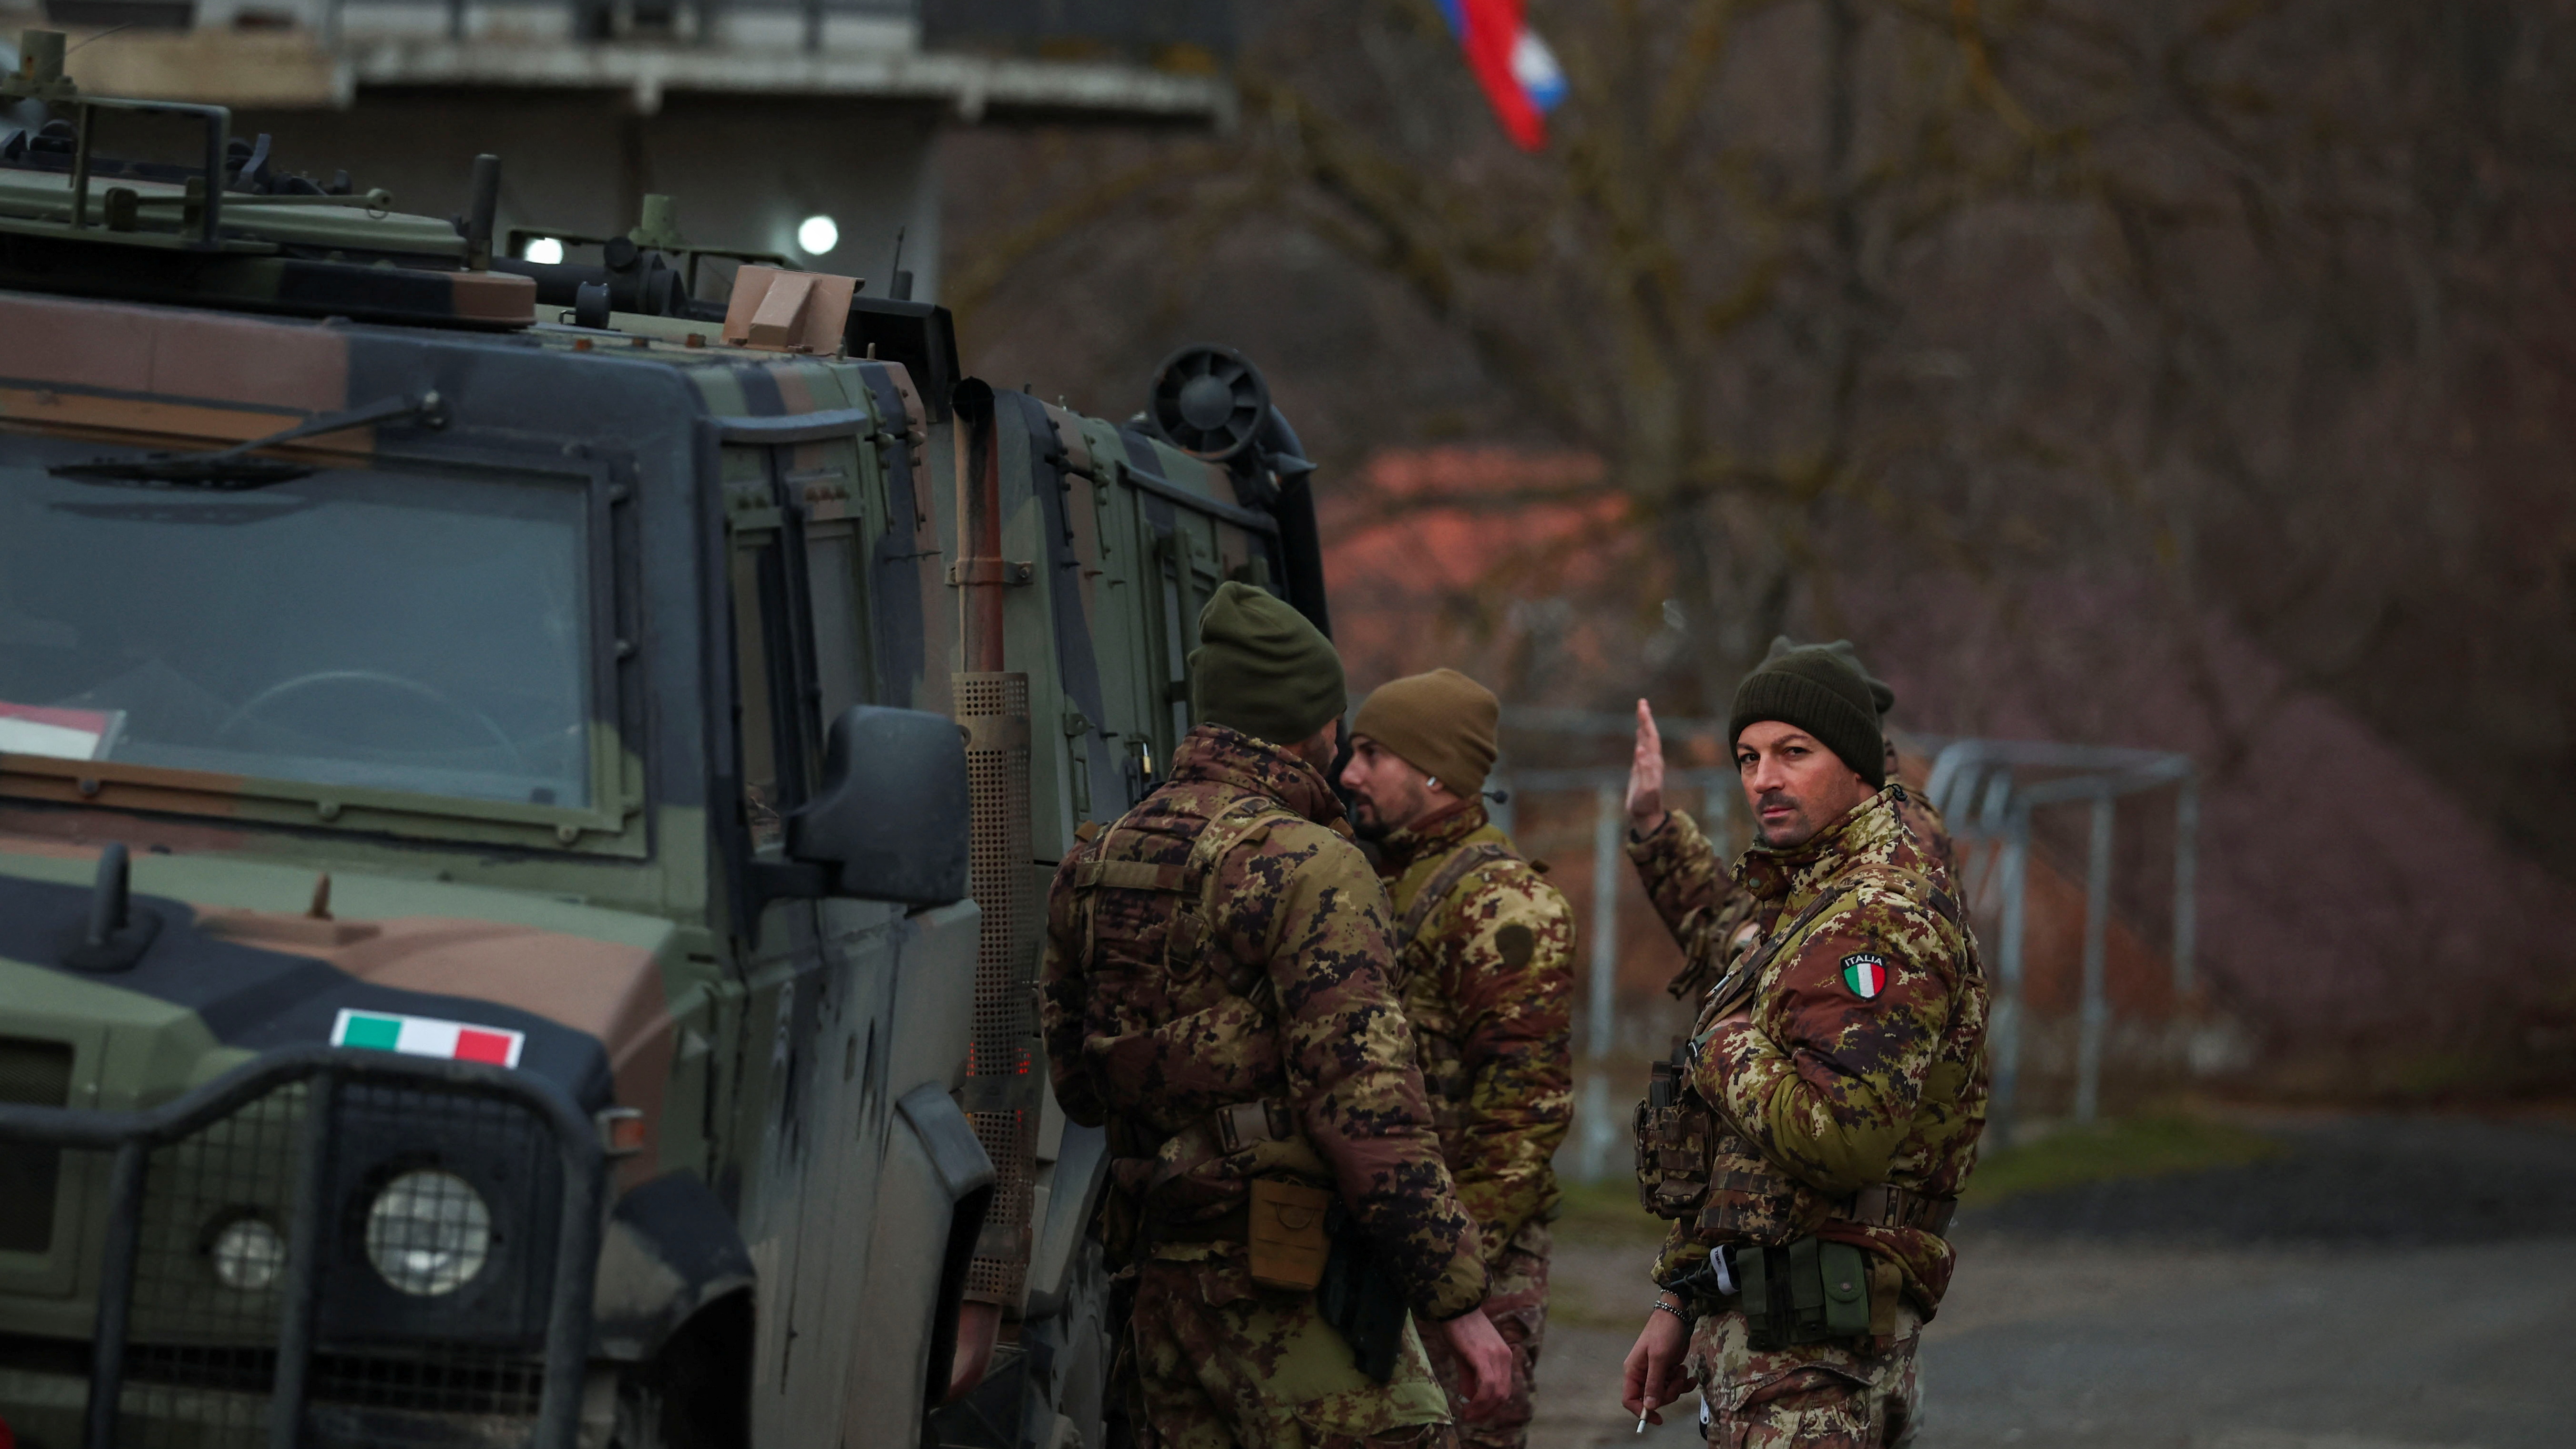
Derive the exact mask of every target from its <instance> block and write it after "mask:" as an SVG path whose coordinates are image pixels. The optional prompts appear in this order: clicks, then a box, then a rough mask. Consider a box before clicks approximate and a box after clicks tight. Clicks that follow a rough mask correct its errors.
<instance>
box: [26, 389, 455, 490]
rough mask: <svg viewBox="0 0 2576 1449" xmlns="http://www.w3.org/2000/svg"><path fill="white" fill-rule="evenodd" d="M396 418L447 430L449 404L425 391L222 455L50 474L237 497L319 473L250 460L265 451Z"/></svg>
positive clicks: (158, 457)
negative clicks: (195, 489)
mask: <svg viewBox="0 0 2576 1449" xmlns="http://www.w3.org/2000/svg"><path fill="white" fill-rule="evenodd" d="M396 418H419V419H421V420H422V421H423V422H425V423H427V424H428V425H429V426H430V427H433V428H443V427H445V426H447V404H446V402H445V401H444V400H443V399H441V398H440V397H439V395H438V394H437V393H435V392H425V393H422V394H421V395H420V396H419V397H416V398H407V397H389V398H384V399H382V400H380V401H377V402H371V403H369V404H367V405H366V406H365V407H362V408H351V409H349V410H348V411H347V412H339V413H325V414H323V415H322V416H321V417H318V418H314V419H312V420H310V421H308V422H301V423H297V424H296V425H295V426H294V427H291V428H288V429H287V430H285V431H284V432H279V433H271V434H269V435H268V436H267V437H264V438H253V439H251V440H250V441H249V442H247V443H235V444H234V445H233V446H231V447H229V448H226V449H224V450H222V451H221V452H216V453H145V454H143V455H141V456H139V457H133V458H93V459H91V460H90V461H88V462H86V463H58V464H56V465H54V466H53V467H51V468H48V469H46V470H45V471H46V472H48V473H51V474H52V475H54V476H55V477H57V478H69V479H72V480H74V481H75V482H81V483H115V484H144V485H154V484H158V485H161V486H164V487H172V488H207V489H212V490H214V491H216V492H219V493H236V492H241V491H243V490H245V489H251V488H266V487H268V486H269V485H270V484H272V483H286V482H291V481H293V480H295V479H297V478H302V477H304V476H306V475H308V474H310V473H312V472H313V471H314V470H313V468H312V467H311V466H309V465H307V464H302V463H288V462H283V461H281V460H279V459H276V458H254V457H252V456H251V454H253V453H255V452H257V451H259V450H260V449H262V448H274V447H276V446H277V445H278V444H280V443H292V442H295V441H296V440H298V439H300V438H312V437H319V436H321V435H322V434H324V433H337V432H341V431H344V430H346V429H349V428H359V427H365V426H366V425H367V424H369V423H384V422H391V421H393V420H394V419H396Z"/></svg>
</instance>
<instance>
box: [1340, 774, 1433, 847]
mask: <svg viewBox="0 0 2576 1449" xmlns="http://www.w3.org/2000/svg"><path fill="white" fill-rule="evenodd" d="M1389 793H1390V794H1391V795H1392V796H1393V797H1394V798H1391V799H1385V800H1381V799H1380V798H1378V797H1375V796H1371V795H1369V794H1367V793H1365V792H1363V791H1358V790H1354V791H1352V792H1351V812H1350V813H1351V832H1352V833H1353V834H1355V835H1357V836H1359V838H1361V839H1362V840H1372V841H1374V840H1384V839H1386V838H1387V837H1388V836H1390V835H1393V834H1394V833H1395V832H1396V831H1398V830H1400V829H1402V828H1403V824H1402V823H1401V822H1409V821H1412V820H1414V819H1416V818H1418V817H1419V816H1420V815H1421V814H1422V812H1423V809H1424V807H1426V806H1427V805H1428V804H1429V803H1430V802H1429V801H1428V800H1426V799H1424V798H1423V796H1422V793H1421V791H1420V790H1418V789H1416V790H1413V791H1410V792H1407V791H1404V790H1402V789H1401V788H1400V787H1399V788H1396V789H1394V790H1391V791H1390V792H1389ZM1408 793H1409V794H1410V795H1411V796H1412V798H1411V799H1409V800H1408V799H1406V798H1405V795H1406V794H1408Z"/></svg>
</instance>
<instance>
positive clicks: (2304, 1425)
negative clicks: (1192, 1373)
mask: <svg viewBox="0 0 2576 1449" xmlns="http://www.w3.org/2000/svg"><path fill="white" fill-rule="evenodd" d="M2248 1125H2252V1126H2255V1127H2257V1128H2258V1129H2259V1130H2263V1131H2265V1132H2267V1133H2269V1134H2270V1135H2272V1136H2274V1137H2275V1138H2277V1139H2278V1140H2280V1141H2281V1142H2282V1144H2283V1145H2284V1147H2285V1149H2286V1151H2285V1152H2284V1153H2283V1154H2282V1155H2281V1156H2279V1157H2277V1158H2273V1159H2270V1160H2267V1161H2263V1162H2259V1163H2254V1164H2251V1165H2248V1166H2244V1167H2231V1168H2223V1169H2217V1170H2213V1171H2207V1172H2197V1173H2181V1174H2174V1175H2171V1176H2166V1177H2159V1178H2149V1179H2144V1180H2133V1181H2125V1182H2116V1183H2096V1184H2089V1185H2086V1186H2083V1187H2076V1188H2069V1189H2064V1190H2060V1191H2055V1192H2047V1193H2034V1194H2030V1195H2027V1196H2024V1197H2019V1198H2015V1199H2012V1200H2010V1201H2007V1202H2005V1203H2002V1204H1999V1205H1997V1206H1995V1207H1992V1208H1989V1209H1985V1210H1983V1211H1980V1212H1976V1213H1972V1214H1968V1215H1964V1216H1963V1218H1962V1220H1961V1223H1960V1228H1959V1237H1958V1242H1959V1253H1960V1268H1959V1275H1958V1279H1957V1281H1956V1283H1955V1284H1954V1285H1953V1287H1952V1289H1951V1292H1950V1297H1949V1299H1948V1301H1947V1302H1946V1303H1945V1304H1944V1305H1943V1309H1942V1313H1941V1316H1940V1318H1939V1319H1938V1320H1937V1321H1936V1322H1935V1323H1934V1324H1933V1325H1932V1326H1931V1327H1930V1328H1929V1329H1927V1330H1926V1332H1925V1336H1924V1350H1923V1352H1924V1375H1925V1385H1926V1388H1925V1420H1926V1423H1925V1428H1924V1432H1923V1433H1922V1435H1921V1436H1920V1437H1919V1438H1918V1439H1917V1440H1916V1449H1969V1446H1986V1445H2007V1444H2018V1445H2033V1446H2057V1445H2082V1446H2101V1449H2567V1446H2571V1445H2576V1371H2571V1370H2570V1369H2568V1368H2567V1367H2566V1366H2565V1359H2566V1357H2567V1354H2566V1349H2565V1347H2564V1345H2565V1344H2566V1342H2567V1341H2568V1340H2567V1337H2566V1334H2567V1325H2569V1324H2570V1323H2571V1321H2576V1128H2571V1127H2569V1126H2566V1125H2563V1124H2553V1123H2536V1122H2492V1121H2482V1120H2476V1119H2469V1118H2433V1117H2406V1118H2392V1117H2340V1118H2326V1117H2305V1118H2288V1117H2284V1118H2274V1119H2268V1120H2265V1121H2261V1122H2255V1123H2249V1124H2248ZM1648 1252H1649V1250H1648V1249H1646V1248H1644V1247H1641V1246H1638V1245H1635V1244H1617V1245H1613V1244H1583V1243H1569V1244H1567V1245H1565V1246H1564V1247H1563V1248H1561V1249H1560V1255H1559V1259H1558V1271H1557V1274H1556V1281H1557V1284H1558V1288H1557V1290H1556V1302H1557V1305H1558V1306H1557V1308H1556V1310H1555V1313H1554V1314H1553V1315H1552V1317H1553V1320H1554V1321H1552V1322H1551V1324H1550V1328H1549V1347H1548V1356H1547V1359H1546V1361H1545V1362H1544V1363H1542V1365H1541V1368H1540V1373H1539V1394H1538V1422H1537V1423H1536V1424H1535V1425H1534V1426H1533V1432H1532V1436H1531V1443H1532V1445H1533V1449H1578V1446H1581V1449H1589V1446H1594V1445H1601V1444H1614V1443H1615V1444H1623V1445H1635V1446H1637V1449H1647V1446H1652V1449H1690V1446H1691V1445H1693V1444H1694V1443H1695V1442H1696V1441H1697V1438H1698V1436H1697V1434H1696V1432H1695V1430H1694V1428H1693V1427H1692V1425H1691V1423H1690V1422H1689V1421H1690V1419H1691V1418H1692V1414H1691V1412H1690V1411H1691V1409H1692V1408H1693V1407H1695V1406H1693V1405H1690V1404H1689V1403H1687V1402H1686V1403H1685V1404H1683V1405H1676V1406H1675V1408H1676V1409H1677V1410H1679V1411H1680V1412H1678V1413H1675V1414H1672V1415H1669V1416H1668V1417H1669V1418H1671V1419H1672V1420H1673V1421H1674V1422H1671V1423H1668V1424H1667V1425H1666V1426H1664V1427H1663V1428H1661V1429H1653V1430H1649V1432H1648V1433H1647V1434H1646V1435H1644V1436H1642V1437H1638V1436H1633V1434H1632V1427H1633V1423H1634V1421H1633V1420H1628V1419H1626V1418H1625V1416H1624V1415H1622V1414H1621V1413H1620V1411H1619V1409H1618V1405H1617V1403H1616V1402H1615V1401H1616V1399H1617V1396H1618V1365H1619V1361H1620V1359H1621V1357H1622V1356H1623V1355H1624V1354H1625V1353H1626V1351H1627V1346H1628V1344H1629V1343H1630V1342H1631V1341H1632V1340H1633V1339H1634V1337H1635V1335H1636V1328H1637V1323H1638V1322H1639V1315H1640V1313H1641V1312H1642V1310H1641V1309H1640V1308H1639V1307H1638V1303H1637V1300H1639V1299H1641V1297H1642V1291H1643V1290H1642V1286H1641V1282H1640V1274H1641V1272H1642V1270H1643V1267H1644V1264H1645V1261H1646V1258H1647V1255H1648Z"/></svg>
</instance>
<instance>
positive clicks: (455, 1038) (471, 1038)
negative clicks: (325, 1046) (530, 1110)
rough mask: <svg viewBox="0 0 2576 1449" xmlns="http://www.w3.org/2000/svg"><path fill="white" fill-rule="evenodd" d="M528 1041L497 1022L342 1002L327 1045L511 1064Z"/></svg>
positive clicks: (503, 1064)
mask: <svg viewBox="0 0 2576 1449" xmlns="http://www.w3.org/2000/svg"><path fill="white" fill-rule="evenodd" d="M527 1044H528V1038H527V1035H526V1034H525V1033H524V1032H515V1031H509V1030H506V1029H504V1028H501V1027H497V1026H469V1025H467V1024H466V1023H464V1022H461V1021H440V1020H439V1019H438V1018H436V1017H433V1016H396V1015H394V1014H393V1013H391V1012H386V1011H351V1010H348V1009H347V1008H345V1007H343V1008H342V1009H341V1011H340V1020H339V1021H338V1022H337V1023H336V1024H334V1025H333V1026H332V1028H331V1045H333V1046H342V1047H365V1048H367V1049H369V1050H372V1051H380V1052H400V1053H402V1054H403V1055H404V1056H407V1057H438V1058H441V1059H443V1060H446V1061H455V1062H490V1063H491V1064H492V1065H494V1066H496V1067H515V1066H517V1065H518V1064H519V1051H520V1049H521V1048H522V1047H525V1046H526V1045H527Z"/></svg>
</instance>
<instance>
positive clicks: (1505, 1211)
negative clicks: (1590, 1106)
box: [1342, 669, 1574, 1449]
mask: <svg viewBox="0 0 2576 1449" xmlns="http://www.w3.org/2000/svg"><path fill="white" fill-rule="evenodd" d="M1500 716H1501V706H1500V704H1499V702H1498V701H1496V700H1495V698H1494V696H1493V693H1492V692H1491V691H1490V690H1487V689H1486V688H1485V687H1484V686H1482V685H1480V684H1478V683H1476V682H1475V681H1474V680H1472V679H1469V678H1468V677H1467V676H1465V675H1463V674H1460V673H1458V672H1457V671H1456V670H1454V669H1438V670H1434V671H1432V672H1431V673H1429V674H1417V675H1413V676H1411V677H1409V678H1405V679H1398V680H1394V681H1392V682H1390V683H1387V684H1384V685H1381V686H1379V688H1378V689H1377V690H1376V691H1375V692H1374V693H1372V694H1370V695H1369V697H1368V699H1367V701H1366V702H1365V703H1363V704H1361V706H1360V708H1359V713H1358V714H1357V715H1356V716H1355V717H1354V718H1353V719H1352V721H1351V759H1350V763H1349V764H1348V765H1347V766H1345V767H1344V769H1343V771H1342V786H1343V788H1344V789H1346V790H1348V791H1349V792H1350V794H1351V802H1352V803H1351V823H1352V824H1353V825H1354V826H1355V827H1357V829H1358V831H1359V834H1360V836H1361V838H1362V839H1364V840H1369V841H1372V842H1374V843H1375V844H1376V846H1377V848H1378V875H1379V877H1380V878H1381V879H1383V880H1384V881H1385V882H1386V886H1387V893H1388V896H1389V897H1390V899H1391V901H1392V903H1393V905H1394V908H1395V919H1396V927H1395V936H1396V964H1397V969H1398V970H1399V971H1400V972H1401V973H1402V976H1403V981H1402V985H1401V987H1400V995H1401V997H1402V999H1403V1002H1404V1015H1405V1019H1406V1021H1407V1022H1408V1023H1410V1024H1411V1026H1412V1028H1413V1044H1414V1050H1415V1052H1416V1053H1417V1054H1418V1056H1419V1058H1420V1060H1421V1064H1422V1085H1423V1089H1424V1090H1425V1091H1426V1092H1428V1093H1429V1094H1430V1097H1431V1115H1432V1120H1433V1121H1434V1122H1436V1123H1437V1124H1438V1126H1439V1129H1440V1151H1441V1155H1442V1156H1443V1157H1445V1158H1446V1159H1447V1160H1448V1163H1449V1172H1450V1175H1451V1176H1452V1177H1454V1178H1456V1179H1457V1183H1458V1200H1459V1201H1460V1202H1461V1203H1463V1204H1465V1206H1466V1208H1467V1210H1468V1211H1469V1212H1471V1213H1473V1214H1475V1217H1476V1221H1477V1222H1478V1223H1480V1224H1482V1225H1483V1227H1484V1258H1485V1270H1486V1272H1487V1273H1488V1274H1489V1275H1490V1278H1491V1281H1492V1287H1491V1289H1490V1290H1489V1293H1488V1296H1487V1297H1486V1299H1485V1314H1486V1316H1487V1317H1489V1318H1491V1319H1492V1320H1493V1321H1494V1326H1495V1327H1496V1328H1498V1329H1500V1330H1501V1331H1502V1335H1503V1339H1504V1341H1505V1342H1507V1343H1509V1344H1510V1345H1511V1346H1512V1357H1513V1364H1512V1393H1511V1400H1510V1402H1509V1403H1508V1404H1506V1405H1505V1406H1504V1407H1503V1408H1502V1409H1501V1410H1499V1411H1497V1412H1496V1413H1495V1414H1493V1415H1492V1416H1491V1417H1489V1418H1487V1419H1484V1420H1483V1421H1481V1422H1474V1421H1465V1420H1464V1418H1463V1415H1462V1423H1461V1427H1460V1429H1459V1438H1460V1439H1461V1440H1463V1441H1464V1442H1466V1443H1468V1444H1472V1445H1480V1446H1491V1449H1520V1446H1522V1445H1523V1444H1526V1443H1527V1442H1528V1440H1529V1421H1530V1382H1531V1379H1532V1377H1533V1375H1535V1373H1536V1372H1537V1369H1538V1355H1539V1348H1540V1345H1541V1342H1542V1340H1543V1338H1544V1335H1545V1330H1546V1326H1547V1264H1548V1246H1549V1245H1548V1231H1547V1223H1548V1219H1549V1218H1550V1217H1551V1216H1553V1215H1554V1213H1555V1209H1556V1203H1557V1189H1556V1172H1555V1169H1554V1167H1553V1166H1552V1165H1551V1160H1552V1159H1553V1158H1554V1156H1555V1153H1556V1146H1557V1144H1558V1143H1559V1142H1562V1141H1564V1140H1565V1133H1566V1129H1567V1127H1568V1126H1569V1125H1571V1124H1572V1122H1573V1120H1574V1096H1573V1061H1572V1051H1571V1042H1570V1035H1571V1031H1570V1027H1571V1008H1572V999H1573V994H1574V919H1573V912H1572V911H1571V910H1570V909H1569V908H1568V907H1567V905H1566V903H1565V897H1564V895H1563V894H1562V893H1560V892H1559V891H1558V890H1557V889H1556V887H1554V886H1552V885H1549V884H1548V883H1547V880H1546V877H1545V876H1544V875H1543V874H1542V873H1541V868H1540V867H1537V866H1534V865H1532V864H1531V863H1530V862H1529V861H1527V860H1525V859H1523V858H1522V857H1521V855H1520V853H1519V851H1517V850H1515V849H1514V848H1513V846H1512V842H1511V839H1510V837H1508V836H1506V835H1504V834H1503V832H1502V831H1501V830H1500V829H1499V828H1497V827H1496V826H1495V825H1494V824H1493V822H1492V821H1491V820H1489V819H1488V818H1487V817H1486V814H1485V802H1484V798H1483V793H1482V792H1483V789H1484V784H1485V775H1486V772H1487V771H1489V770H1491V769H1492V768H1493V764H1494V748H1495V730H1496V726H1497V725H1498V724H1499V722H1500ZM1424 1347H1425V1348H1427V1349H1429V1350H1430V1353H1431V1362H1432V1366H1433V1368H1435V1369H1436V1370H1438V1371H1439V1374H1440V1379H1441V1382H1442V1384H1443V1385H1444V1386H1445V1387H1446V1388H1447V1389H1448V1391H1449V1399H1450V1404H1451V1406H1452V1407H1453V1408H1458V1407H1460V1406H1462V1405H1463V1404H1464V1402H1465V1401H1466V1398H1467V1394H1466V1392H1465V1390H1466V1387H1467V1384H1468V1380H1467V1379H1466V1377H1465V1373H1464V1370H1463V1366H1462V1365H1460V1364H1459V1362H1458V1361H1457V1358H1456V1356H1455V1355H1453V1354H1450V1353H1449V1352H1447V1346H1446V1345H1445V1344H1444V1343H1442V1342H1440V1341H1439V1340H1437V1339H1434V1340H1430V1341H1428V1342H1426V1343H1425V1344H1424Z"/></svg>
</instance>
